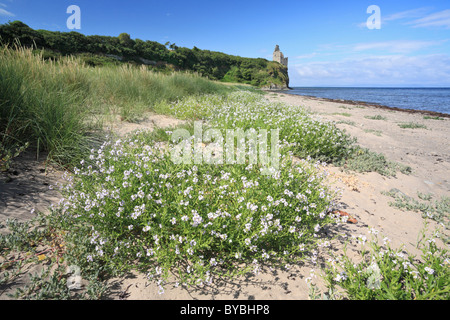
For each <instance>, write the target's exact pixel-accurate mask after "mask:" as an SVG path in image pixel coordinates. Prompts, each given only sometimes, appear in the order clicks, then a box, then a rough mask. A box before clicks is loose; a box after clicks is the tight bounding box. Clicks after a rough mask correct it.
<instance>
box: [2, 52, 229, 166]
mask: <svg viewBox="0 0 450 320" xmlns="http://www.w3.org/2000/svg"><path fill="white" fill-rule="evenodd" d="M0 75H1V76H0V141H1V142H2V150H1V151H0V152H1V154H0V161H2V162H4V163H6V160H1V159H6V158H7V157H8V154H11V151H8V150H15V149H17V148H19V147H20V146H23V145H25V143H27V142H28V143H29V145H30V148H33V149H36V153H37V154H39V152H41V151H45V152H47V153H48V159H49V160H51V161H54V162H55V163H57V164H61V165H74V164H76V163H78V162H79V161H80V160H81V159H82V158H83V157H84V156H85V155H86V154H88V152H89V150H90V149H91V148H92V147H93V146H94V145H95V144H96V143H97V142H98V139H97V138H96V137H94V136H93V135H92V132H95V130H96V129H97V128H98V126H97V124H96V122H95V120H94V121H93V120H92V119H95V118H96V115H100V114H113V115H114V114H119V115H120V116H121V118H122V119H123V120H130V121H133V120H134V119H136V118H138V117H139V115H140V114H141V113H142V112H143V111H149V110H152V109H153V108H154V106H155V105H156V104H157V103H159V102H161V101H175V100H177V99H180V98H182V97H186V96H189V95H196V94H203V93H217V92H229V91H231V90H233V88H232V87H226V86H223V85H220V84H218V83H215V82H212V81H209V80H207V79H205V78H202V77H200V76H197V75H193V74H187V73H173V74H170V75H163V74H158V73H154V72H151V71H149V70H148V69H146V67H141V68H137V67H132V66H127V65H121V66H107V67H99V68H92V67H89V66H87V65H85V64H84V62H83V61H82V60H80V59H78V58H73V57H66V58H61V59H58V61H56V62H55V61H52V60H45V59H44V58H43V56H42V53H41V54H38V55H36V54H33V52H32V50H30V49H23V48H16V49H12V48H7V47H2V48H0ZM12 153H14V151H12ZM9 158H11V157H10V156H9Z"/></svg>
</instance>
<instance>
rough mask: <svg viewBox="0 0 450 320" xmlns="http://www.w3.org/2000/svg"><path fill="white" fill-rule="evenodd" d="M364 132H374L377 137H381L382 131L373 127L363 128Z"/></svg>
mask: <svg viewBox="0 0 450 320" xmlns="http://www.w3.org/2000/svg"><path fill="white" fill-rule="evenodd" d="M364 132H366V133H372V134H374V135H376V136H378V137H381V136H382V133H383V132H382V131H380V130H373V129H364Z"/></svg>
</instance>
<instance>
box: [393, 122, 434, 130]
mask: <svg viewBox="0 0 450 320" xmlns="http://www.w3.org/2000/svg"><path fill="white" fill-rule="evenodd" d="M398 126H399V127H400V128H402V129H427V126H426V125H424V124H421V123H416V122H404V123H399V124H398Z"/></svg>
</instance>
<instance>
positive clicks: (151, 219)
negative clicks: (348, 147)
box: [62, 133, 333, 285]
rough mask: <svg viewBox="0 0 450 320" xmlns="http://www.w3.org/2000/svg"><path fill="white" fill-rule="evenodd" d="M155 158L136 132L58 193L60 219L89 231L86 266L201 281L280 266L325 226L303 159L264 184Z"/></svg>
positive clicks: (316, 177)
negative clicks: (93, 265) (61, 216)
mask: <svg viewBox="0 0 450 320" xmlns="http://www.w3.org/2000/svg"><path fill="white" fill-rule="evenodd" d="M164 150H167V149H164V148H162V149H161V147H158V146H157V144H155V143H154V142H153V140H152V136H149V135H148V134H146V133H138V134H137V135H132V136H130V137H129V138H128V139H126V140H124V141H120V140H119V141H116V142H110V143H105V144H104V145H103V146H102V147H101V148H100V149H99V150H98V151H95V152H93V153H92V154H91V157H90V158H91V162H86V163H84V164H83V165H82V168H81V169H80V170H76V171H75V173H76V177H75V180H73V182H71V183H70V184H69V185H68V186H67V188H63V192H64V195H65V198H64V199H63V202H62V203H63V205H62V207H63V213H62V214H63V217H64V219H68V220H70V221H73V223H72V224H73V225H85V226H89V228H90V232H89V237H90V243H91V252H90V254H89V255H86V256H85V257H84V259H85V261H86V262H88V263H91V262H93V263H100V264H103V265H105V266H107V267H106V268H113V269H116V270H122V271H124V270H129V269H130V268H136V267H138V268H143V269H145V270H147V272H148V273H149V276H150V277H151V278H152V277H153V278H154V279H157V280H161V281H162V282H159V284H161V285H162V284H163V283H164V281H166V279H167V277H168V275H169V272H174V273H175V274H176V275H177V276H178V277H179V281H180V282H183V283H186V284H199V283H200V282H203V283H207V282H209V281H210V280H211V279H212V277H213V275H237V274H244V273H245V272H249V271H252V270H253V271H256V270H258V269H259V267H260V266H261V264H262V263H264V264H276V265H279V264H286V263H290V262H291V261H292V259H296V257H297V258H298V257H301V256H302V252H303V250H305V249H306V248H308V247H309V246H311V245H313V244H314V242H315V236H314V235H315V234H316V233H317V232H318V231H319V229H320V228H321V227H323V226H324V225H325V224H327V223H330V222H331V221H332V219H331V217H330V216H328V215H327V210H328V208H329V205H330V200H331V199H332V196H333V195H332V194H331V193H330V191H328V190H327V189H326V187H324V186H323V185H322V180H323V178H324V176H323V175H322V174H319V172H318V171H317V169H316V168H315V167H314V166H313V165H311V164H309V163H308V162H306V161H302V162H300V163H298V164H296V165H294V164H293V163H292V162H291V161H289V160H288V158H284V161H286V162H282V166H281V167H280V169H279V171H278V172H277V173H274V176H265V175H262V174H261V173H260V167H259V166H257V165H254V166H253V165H248V164H242V165H240V164H232V165H208V164H200V165H176V164H174V162H173V161H172V159H171V156H170V153H169V152H167V151H164ZM238 265H239V268H238V267H237V266H238Z"/></svg>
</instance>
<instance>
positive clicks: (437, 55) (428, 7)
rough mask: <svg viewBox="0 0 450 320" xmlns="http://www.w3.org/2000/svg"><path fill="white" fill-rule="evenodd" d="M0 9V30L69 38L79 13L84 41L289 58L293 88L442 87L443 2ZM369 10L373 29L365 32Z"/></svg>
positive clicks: (0, 4) (446, 71) (101, 3)
mask: <svg viewBox="0 0 450 320" xmlns="http://www.w3.org/2000/svg"><path fill="white" fill-rule="evenodd" d="M276 3H277V2H276V1H274V0H272V1H264V0H259V1H253V0H251V1H245V0H240V1H235V0H228V1H215V0H208V1H203V0H202V1H188V0H185V1H152V0H149V1H135V0H128V1H118V0H109V1H106V0H95V1H92V0H69V1H66V0H58V1H55V0H53V1H49V0H40V1H31V0H0V23H6V22H8V21H14V20H20V21H23V22H24V23H26V24H28V25H29V26H30V27H32V28H34V29H47V30H54V31H71V30H68V29H67V26H66V21H67V19H68V17H69V14H67V13H66V11H67V7H68V6H70V5H78V6H79V7H80V9H81V30H77V31H78V32H81V33H83V34H86V35H92V34H98V35H111V36H117V35H119V34H120V33H122V32H127V33H129V34H130V35H131V37H132V38H139V39H142V40H153V41H158V42H160V43H165V42H167V41H170V42H171V43H176V44H177V45H178V46H182V47H188V48H192V47H193V46H196V47H198V48H200V49H208V50H213V51H221V52H225V53H228V54H233V55H239V56H243V57H252V58H257V57H262V58H266V59H269V60H271V59H272V52H273V49H274V47H275V45H276V44H278V45H280V48H281V51H282V52H283V53H284V55H285V56H287V57H289V75H290V79H291V86H439V87H450V1H449V0H426V1H425V0H420V1H419V0H395V1H394V0H370V1H366V0H348V1H346V0H342V1H333V0H325V1H319V0H316V1H305V0H295V1H280V2H279V5H277V4H276ZM370 5H377V6H378V7H379V8H380V10H381V28H380V29H372V30H371V29H369V28H368V27H367V25H366V21H367V20H368V18H369V17H370V16H371V14H369V13H367V8H368V7H369V6H370Z"/></svg>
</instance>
